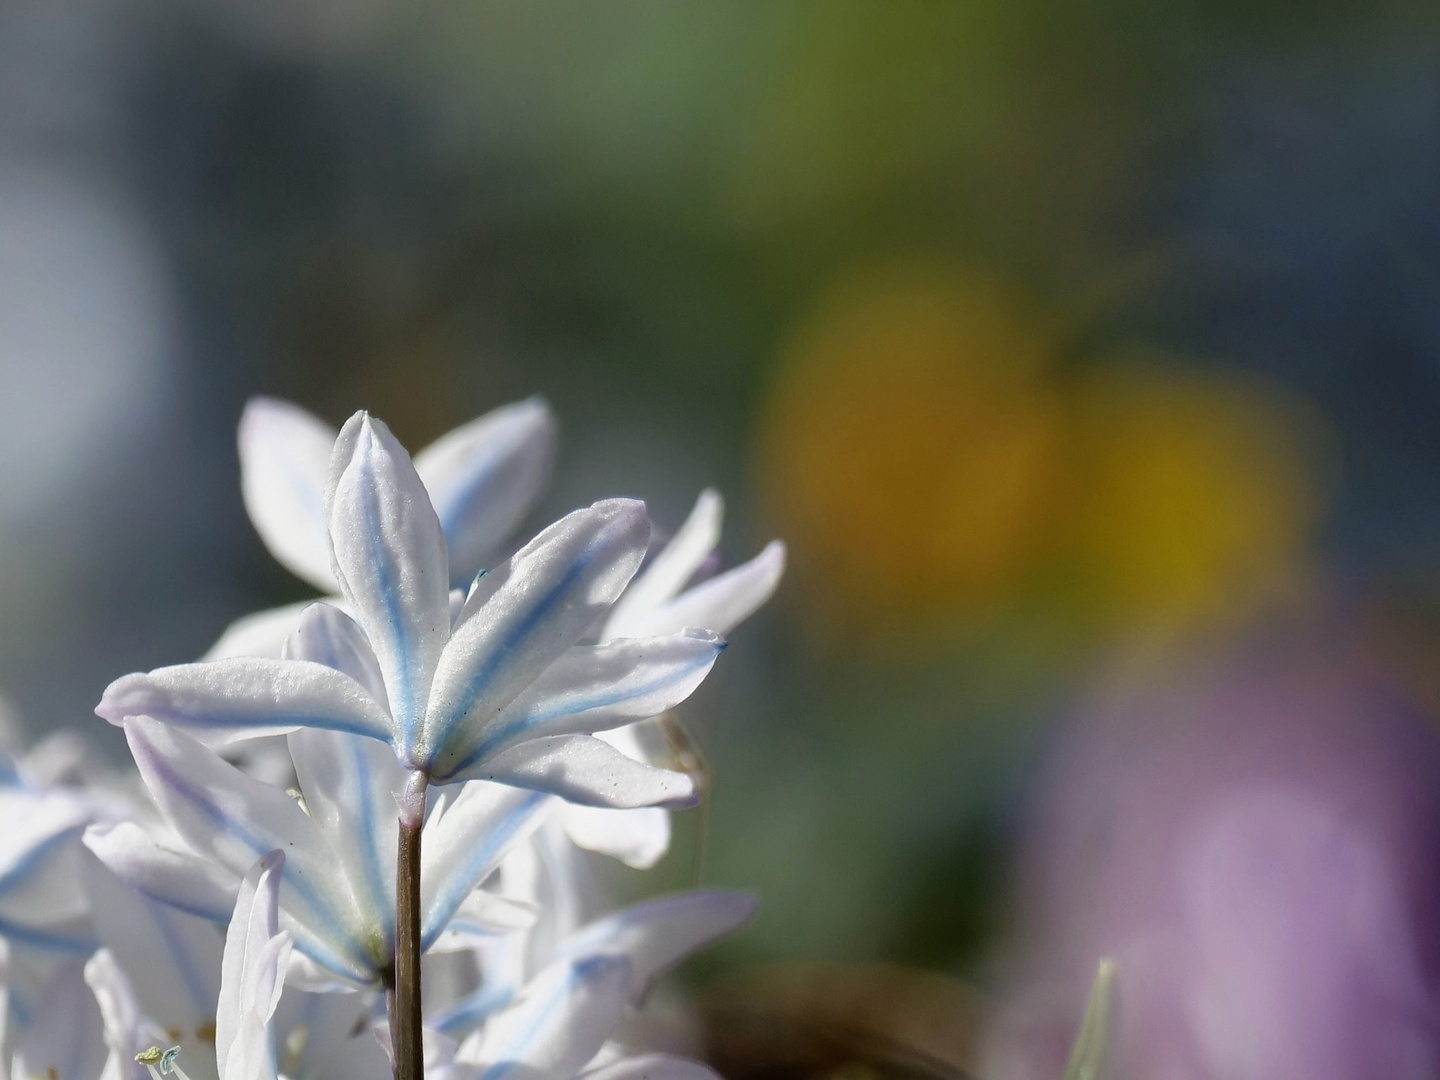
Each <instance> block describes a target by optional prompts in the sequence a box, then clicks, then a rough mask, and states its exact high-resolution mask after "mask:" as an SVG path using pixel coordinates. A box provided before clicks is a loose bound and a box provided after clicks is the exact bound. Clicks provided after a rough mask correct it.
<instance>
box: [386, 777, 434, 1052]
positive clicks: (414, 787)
mask: <svg viewBox="0 0 1440 1080" xmlns="http://www.w3.org/2000/svg"><path fill="white" fill-rule="evenodd" d="M428 783H429V777H427V776H426V775H425V774H424V773H423V772H413V773H411V774H410V781H409V783H407V784H406V785H405V791H404V793H403V794H401V795H399V796H398V797H397V799H396V801H397V802H398V803H399V806H400V849H399V852H398V857H397V858H396V860H395V992H394V994H393V995H392V996H391V998H390V1002H389V1004H390V1038H391V1041H392V1045H393V1046H394V1049H395V1080H424V1078H425V1042H424V1036H423V1031H422V1028H423V1022H422V1019H421V1016H422V1014H421V1011H420V831H421V829H422V827H423V826H424V824H425V788H426V785H427V784H428Z"/></svg>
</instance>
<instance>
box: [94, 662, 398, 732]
mask: <svg viewBox="0 0 1440 1080" xmlns="http://www.w3.org/2000/svg"><path fill="white" fill-rule="evenodd" d="M95 712H96V714H97V715H99V716H101V717H104V718H105V719H106V720H109V721H110V723H112V724H121V723H123V722H124V721H125V719H126V717H130V716H148V717H151V718H152V719H155V720H161V721H164V722H165V723H167V724H171V725H174V726H175V727H179V728H184V729H185V730H186V731H187V732H189V733H190V734H191V735H192V736H194V737H195V738H198V739H201V740H202V741H204V742H205V743H206V745H209V746H225V745H228V744H230V743H233V742H238V741H241V740H243V739H250V738H254V737H256V736H257V735H276V734H284V733H286V732H290V731H294V730H296V729H297V728H301V727H318V728H325V729H328V730H331V731H348V732H350V733H352V734H355V735H366V736H369V737H370V738H372V739H384V740H386V741H387V742H388V741H389V740H390V738H391V724H390V717H389V716H388V715H387V714H386V712H385V710H384V709H383V708H382V707H381V706H380V704H379V703H378V702H376V700H375V699H374V698H372V697H371V696H370V695H369V694H367V693H366V692H365V690H364V688H363V687H361V686H360V684H359V683H357V682H356V681H355V680H354V679H352V678H350V677H349V676H347V675H344V674H341V673H340V672H338V671H336V670H335V669H333V668H328V667H325V666H324V665H323V664H316V663H312V662H310V661H306V660H269V659H264V658H262V657H257V656H235V657H231V658H230V659H229V660H212V661H210V662H208V663H203V664H179V665H176V666H175V667H164V668H156V669H155V670H154V671H151V672H149V673H143V672H142V673H138V674H135V675H126V676H124V677H123V678H120V679H116V680H115V681H114V682H113V683H111V684H110V685H109V686H108V687H106V688H105V694H104V696H103V697H101V699H100V704H99V705H97V706H95Z"/></svg>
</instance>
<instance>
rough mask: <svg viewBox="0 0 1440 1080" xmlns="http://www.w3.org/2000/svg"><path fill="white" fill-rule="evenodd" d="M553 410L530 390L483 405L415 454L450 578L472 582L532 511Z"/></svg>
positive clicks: (548, 451)
mask: <svg viewBox="0 0 1440 1080" xmlns="http://www.w3.org/2000/svg"><path fill="white" fill-rule="evenodd" d="M555 437H556V425H555V418H554V416H553V415H552V414H551V412H550V406H549V405H547V404H546V403H545V401H544V400H543V399H542V398H538V397H532V398H527V399H526V400H524V401H519V402H516V403H515V404H513V405H505V406H502V407H501V408H498V409H495V410H494V411H493V412H489V413H486V414H485V415H484V416H482V417H480V418H479V419H478V420H472V421H470V423H468V424H465V425H463V426H461V427H458V428H456V429H455V430H454V431H452V432H450V433H449V434H448V435H444V436H441V438H439V439H438V440H436V441H435V442H434V443H432V444H430V445H429V446H428V447H426V448H425V449H424V450H422V451H420V453H419V454H417V455H416V456H415V471H416V472H418V473H419V474H420V479H421V480H423V481H424V482H425V487H426V490H428V491H429V492H430V500H431V502H433V503H434V504H435V512H436V514H437V515H438V516H439V518H440V525H441V527H442V528H443V529H444V530H445V538H446V540H447V541H449V544H450V580H451V581H452V582H453V583H454V584H457V585H464V584H469V582H470V579H471V578H472V577H474V576H475V574H476V572H477V571H479V570H480V568H481V567H483V566H485V565H486V560H487V559H490V558H492V557H493V555H494V553H495V550H496V548H498V547H499V546H500V545H501V544H502V543H504V542H505V538H506V537H508V536H509V535H510V533H511V532H512V531H513V530H514V529H515V527H516V526H517V525H519V524H520V520H521V519H522V518H523V517H524V516H525V515H526V514H527V513H529V512H530V509H531V508H532V507H533V506H534V505H535V501H536V500H537V499H538V498H539V497H540V493H541V491H542V490H543V489H544V487H545V484H546V483H547V482H548V481H549V479H550V469H551V467H552V465H553V464H554V461H555Z"/></svg>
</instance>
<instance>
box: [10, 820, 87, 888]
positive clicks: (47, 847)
mask: <svg viewBox="0 0 1440 1080" xmlns="http://www.w3.org/2000/svg"><path fill="white" fill-rule="evenodd" d="M84 828H85V825H84V823H81V824H79V825H75V826H74V827H72V828H69V829H65V830H64V831H62V832H58V833H56V834H55V835H53V836H47V837H46V838H45V839H44V840H42V841H41V842H40V843H38V844H36V845H35V846H34V847H33V848H31V849H30V850H29V851H27V852H26V853H25V854H24V855H23V856H21V858H20V859H19V860H18V861H17V862H16V863H15V865H14V866H12V867H11V868H10V869H9V870H8V871H6V872H5V874H4V875H3V876H0V896H3V895H4V894H5V893H7V892H10V891H11V890H13V889H17V888H19V887H20V886H21V885H24V884H25V883H26V882H27V881H28V880H29V879H30V877H31V875H33V874H34V873H35V872H36V871H37V870H39V869H40V868H41V867H42V866H43V865H44V864H45V861H46V860H47V859H48V858H49V857H50V856H51V855H52V854H54V852H55V849H56V848H58V847H60V846H61V845H62V844H64V843H65V842H66V841H67V840H71V839H73V838H74V837H75V836H76V835H77V834H79V832H80V831H81V830H82V829H84Z"/></svg>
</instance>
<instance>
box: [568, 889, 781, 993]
mask: <svg viewBox="0 0 1440 1080" xmlns="http://www.w3.org/2000/svg"><path fill="white" fill-rule="evenodd" d="M755 907H756V902H755V898H754V897H753V896H747V895H746V894H744V893H736V892H726V891H724V890H721V889H704V890H700V891H697V892H687V893H677V894H676V895H674V896H662V897H660V898H658V899H655V900H646V901H644V902H643V903H639V904H633V905H631V906H630V907H628V908H625V909H623V910H621V911H617V912H615V913H614V914H613V915H607V916H606V917H605V918H603V919H597V920H596V921H595V922H593V923H591V924H589V925H588V926H584V927H581V928H580V929H579V930H577V931H575V933H574V934H572V935H570V937H568V938H566V939H565V941H563V942H562V943H561V944H560V947H559V948H558V949H557V950H556V952H555V957H556V960H559V959H561V958H564V957H572V958H577V957H583V956H591V955H595V954H606V955H609V954H619V955H623V956H626V957H628V958H629V960H630V963H631V983H630V988H629V991H628V996H629V999H630V1000H631V1001H632V1002H634V1003H638V1002H639V1001H640V1000H641V999H642V998H643V997H644V996H645V993H646V991H647V990H648V989H649V988H650V986H651V984H653V983H654V982H655V980H656V979H658V978H659V977H660V976H661V975H663V974H665V972H667V971H669V970H670V969H671V968H672V967H674V966H675V965H676V964H677V963H679V962H680V961H681V960H683V959H684V958H685V957H687V956H689V955H690V954H691V953H693V952H695V951H696V950H697V949H699V948H701V947H703V946H705V945H708V944H710V942H712V941H715V940H716V939H718V938H722V937H724V936H725V935H726V934H731V933H734V932H735V931H736V930H738V929H739V928H740V927H741V926H744V925H745V923H747V922H749V921H750V918H751V917H752V916H753V915H754V914H755Z"/></svg>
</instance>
